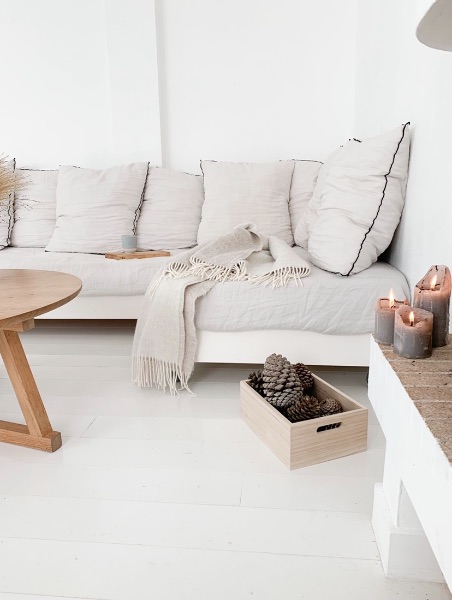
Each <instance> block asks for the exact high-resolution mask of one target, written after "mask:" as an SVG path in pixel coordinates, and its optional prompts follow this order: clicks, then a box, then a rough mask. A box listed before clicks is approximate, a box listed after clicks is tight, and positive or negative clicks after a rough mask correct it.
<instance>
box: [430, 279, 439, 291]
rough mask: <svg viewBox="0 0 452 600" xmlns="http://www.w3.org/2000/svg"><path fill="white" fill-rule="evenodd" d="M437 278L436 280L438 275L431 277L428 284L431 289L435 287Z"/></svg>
mask: <svg viewBox="0 0 452 600" xmlns="http://www.w3.org/2000/svg"><path fill="white" fill-rule="evenodd" d="M437 280H438V275H435V277H433V279H432V282H431V284H430V289H431V290H434V289H435V286H436V282H437Z"/></svg>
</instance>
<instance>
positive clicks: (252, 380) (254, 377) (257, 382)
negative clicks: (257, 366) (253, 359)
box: [248, 371, 265, 396]
mask: <svg viewBox="0 0 452 600" xmlns="http://www.w3.org/2000/svg"><path fill="white" fill-rule="evenodd" d="M248 385H249V386H250V387H252V388H253V390H255V391H256V392H257V393H258V394H260V395H261V396H265V394H264V388H263V385H264V380H263V378H262V371H254V373H250V374H249V377H248Z"/></svg>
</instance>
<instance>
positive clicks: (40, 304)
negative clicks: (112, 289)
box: [0, 269, 82, 452]
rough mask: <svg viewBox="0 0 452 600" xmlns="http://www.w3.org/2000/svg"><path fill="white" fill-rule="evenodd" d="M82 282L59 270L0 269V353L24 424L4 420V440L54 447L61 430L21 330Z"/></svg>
mask: <svg viewBox="0 0 452 600" xmlns="http://www.w3.org/2000/svg"><path fill="white" fill-rule="evenodd" d="M81 289H82V282H81V281H80V279H78V278H77V277H74V276H73V275H68V274H67V273H58V272H57V271H34V270H28V269H0V353H1V355H2V358H3V362H4V363H5V367H6V370H7V372H8V376H9V378H10V380H11V383H12V386H13V388H14V391H15V393H16V396H17V400H18V401H19V404H20V408H21V410H22V413H23V415H24V418H25V422H26V425H20V424H18V423H10V422H8V421H1V420H0V442H8V443H10V444H18V445H19V446H27V447H29V448H38V449H40V450H46V451H48V452H54V451H55V450H58V448H59V447H60V446H61V434H60V433H59V432H58V431H53V430H52V426H51V425H50V421H49V418H48V416H47V413H46V409H45V408H44V404H43V403H42V399H41V396H40V394H39V391H38V388H37V386H36V382H35V380H34V377H33V374H32V372H31V369H30V365H29V364H28V360H27V357H26V356H25V352H24V349H23V347H22V344H21V342H20V338H19V335H18V332H21V331H29V330H30V329H33V328H34V317H37V316H39V315H42V314H44V313H46V312H49V311H51V310H53V309H55V308H58V307H59V306H62V305H63V304H66V303H67V302H69V301H70V300H72V299H73V298H75V297H76V296H77V295H78V293H79V292H80V290H81Z"/></svg>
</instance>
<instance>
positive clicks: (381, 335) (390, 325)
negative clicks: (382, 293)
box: [374, 290, 404, 346]
mask: <svg viewBox="0 0 452 600" xmlns="http://www.w3.org/2000/svg"><path fill="white" fill-rule="evenodd" d="M403 304H404V302H400V301H399V300H394V293H393V291H392V290H391V292H390V294H389V298H379V299H378V300H377V305H376V307H375V334H374V338H375V341H377V342H379V343H380V344H386V345H388V346H390V345H391V344H393V343H394V316H395V312H396V310H397V309H398V308H399V306H403Z"/></svg>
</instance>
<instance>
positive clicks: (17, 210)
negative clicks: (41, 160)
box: [11, 169, 58, 248]
mask: <svg viewBox="0 0 452 600" xmlns="http://www.w3.org/2000/svg"><path fill="white" fill-rule="evenodd" d="M18 171H19V172H20V173H23V175H24V177H25V180H26V187H25V188H24V189H22V190H20V191H18V192H16V194H15V195H14V227H13V232H12V236H11V246H16V247H17V248H45V246H46V245H47V244H48V243H49V241H50V238H51V237H52V233H53V230H54V228H55V221H56V189H57V183H58V171H57V170H55V171H40V170H35V169H18Z"/></svg>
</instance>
